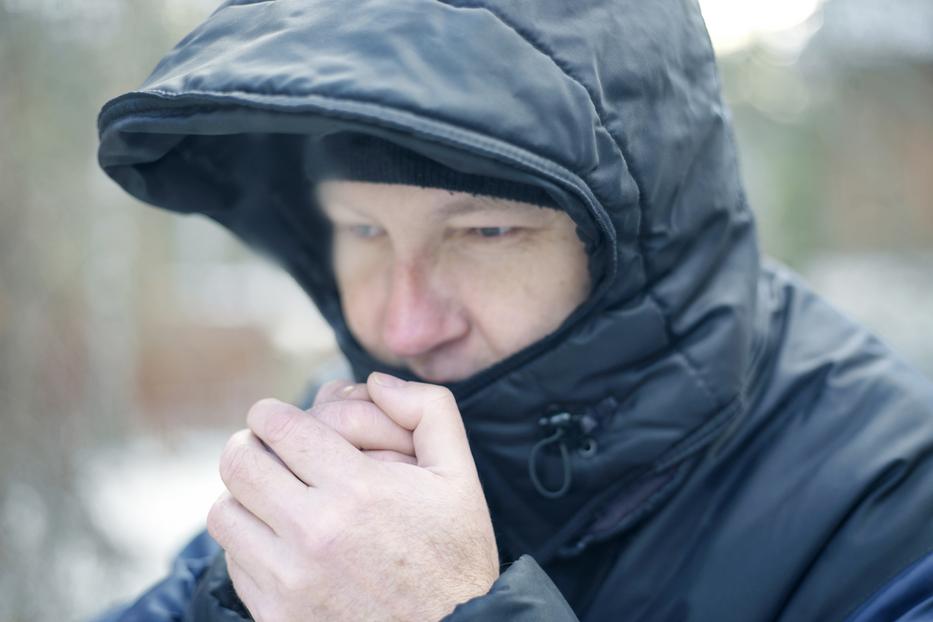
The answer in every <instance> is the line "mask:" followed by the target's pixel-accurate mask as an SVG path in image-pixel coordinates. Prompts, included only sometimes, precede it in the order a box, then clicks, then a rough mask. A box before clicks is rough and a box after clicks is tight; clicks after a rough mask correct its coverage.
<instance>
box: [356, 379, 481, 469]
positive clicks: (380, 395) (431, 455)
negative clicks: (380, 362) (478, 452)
mask: <svg viewBox="0 0 933 622" xmlns="http://www.w3.org/2000/svg"><path fill="white" fill-rule="evenodd" d="M366 386H367V389H368V390H369V397H370V399H372V401H373V402H374V403H375V404H376V406H378V407H379V408H380V409H381V410H382V411H383V412H384V413H385V414H386V415H388V417H389V418H390V419H392V420H393V421H395V422H396V423H397V424H399V425H400V426H402V427H403V428H405V429H407V430H411V432H412V441H413V443H414V448H415V456H416V457H417V458H418V466H421V467H425V468H427V469H430V470H433V471H435V472H437V471H441V470H443V471H449V470H450V469H451V468H453V469H456V470H458V471H462V470H463V469H474V468H475V467H473V455H472V454H471V453H470V444H469V442H467V437H466V430H465V429H464V427H463V420H462V419H461V417H460V409H459V408H458V407H457V402H456V400H455V399H454V396H453V393H451V392H450V390H448V389H447V388H445V387H442V386H438V385H434V384H423V383H420V382H406V381H404V380H402V379H400V378H396V377H395V376H389V375H387V374H381V373H378V372H373V373H372V374H370V375H369V378H368V379H367V381H366Z"/></svg>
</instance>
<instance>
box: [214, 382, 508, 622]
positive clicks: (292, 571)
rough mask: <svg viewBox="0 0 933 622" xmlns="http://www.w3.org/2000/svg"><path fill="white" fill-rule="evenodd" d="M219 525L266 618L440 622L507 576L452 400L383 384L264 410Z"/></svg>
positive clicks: (235, 462) (231, 469)
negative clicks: (501, 569)
mask: <svg viewBox="0 0 933 622" xmlns="http://www.w3.org/2000/svg"><path fill="white" fill-rule="evenodd" d="M247 425H248V429H244V430H241V431H240V432H237V433H236V434H234V435H233V436H232V437H231V439H230V441H229V442H228V443H227V446H226V447H225V448H224V451H223V454H222V456H221V461H220V473H221V477H222V479H223V481H224V484H225V485H226V487H227V492H226V493H224V495H222V496H221V497H220V499H218V500H217V502H215V503H214V505H213V507H212V508H211V510H210V513H209V514H208V520H207V526H208V531H209V532H210V534H211V536H212V537H213V538H214V539H215V540H216V541H217V542H218V543H219V544H220V545H221V546H222V547H223V548H224V550H225V552H226V559H227V567H228V570H229V573H230V578H231V579H232V581H233V585H234V588H235V589H236V591H237V594H238V595H239V596H240V599H241V600H242V601H243V604H244V605H246V607H247V609H249V611H250V613H251V614H252V616H253V617H254V618H255V619H256V620H258V621H260V622H265V621H275V622H279V621H292V620H302V621H305V620H406V621H416V620H425V621H427V620H438V619H440V618H442V617H444V616H445V615H446V614H447V613H449V612H450V611H452V610H453V608H454V607H455V606H456V605H457V604H458V603H461V602H465V601H466V600H469V599H470V598H473V597H475V596H479V595H482V594H485V593H486V592H487V591H488V590H489V588H490V586H491V585H492V583H493V582H494V581H495V579H496V578H497V577H498V575H499V563H498V553H497V549H496V543H495V537H494V535H493V530H492V524H491V521H490V518H489V510H488V508H487V506H486V500H485V497H484V496H483V492H482V488H481V486H480V483H479V478H478V477H477V474H476V467H475V465H474V463H473V457H472V454H471V453H470V448H469V445H468V443H467V438H466V433H465V431H464V428H463V422H462V420H461V417H460V412H459V409H458V408H457V404H456V401H455V400H454V398H453V395H452V394H451V393H450V391H448V390H447V389H445V388H443V387H439V386H435V385H429V384H421V383H415V382H405V381H403V380H400V379H398V378H395V377H393V376H388V375H385V374H378V373H374V374H372V375H371V376H370V377H369V379H368V380H367V382H366V384H361V385H353V384H350V383H346V382H335V383H330V384H328V385H326V386H325V387H324V388H323V389H322V390H321V392H320V393H319V394H318V398H317V399H316V401H315V405H314V406H313V407H312V408H311V409H310V410H309V411H303V410H301V409H299V408H296V407H294V406H291V405H289V404H286V403H283V402H279V401H277V400H262V401H260V402H258V403H256V404H255V405H254V406H253V407H252V408H251V409H250V411H249V414H248V415H247Z"/></svg>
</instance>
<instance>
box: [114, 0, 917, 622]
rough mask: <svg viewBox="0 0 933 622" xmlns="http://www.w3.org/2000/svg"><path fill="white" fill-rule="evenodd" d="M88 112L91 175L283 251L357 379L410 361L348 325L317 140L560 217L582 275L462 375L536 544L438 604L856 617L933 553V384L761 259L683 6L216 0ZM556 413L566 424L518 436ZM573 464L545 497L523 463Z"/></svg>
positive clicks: (724, 120)
mask: <svg viewBox="0 0 933 622" xmlns="http://www.w3.org/2000/svg"><path fill="white" fill-rule="evenodd" d="M98 125H99V132H100V141H101V142H100V150H99V161H100V163H101V166H102V167H103V169H104V170H105V171H106V173H107V174H108V175H110V176H111V177H112V178H113V179H114V180H115V181H116V182H117V183H119V184H120V185H122V186H123V187H124V188H125V189H126V190H127V191H128V192H130V193H131V194H133V195H134V196H136V197H138V198H140V199H141V200H143V201H146V202H148V203H150V204H153V205H155V206H158V207H161V208H165V209H169V210H173V211H176V212H180V213H201V214H204V215H206V216H207V217H209V218H212V219H213V220H215V221H216V222H218V223H220V224H221V225H223V226H224V227H227V228H228V229H230V230H231V231H232V232H233V233H234V234H236V235H238V236H239V237H240V238H242V239H243V240H244V242H246V243H247V244H249V245H250V246H252V247H253V248H255V249H256V250H257V251H259V252H261V253H264V254H266V255H268V256H270V257H271V258H273V259H274V260H275V261H277V262H278V263H279V264H280V265H282V267H283V268H284V269H286V270H287V271H288V272H289V273H290V274H291V275H292V276H293V277H294V278H295V280H296V282H297V283H299V284H300V285H301V286H302V287H303V288H304V289H305V291H307V292H308V294H309V296H311V298H312V299H313V300H314V302H315V303H316V304H317V306H318V307H319V309H320V310H321V312H322V314H323V315H324V317H325V318H326V319H327V320H328V322H329V323H330V325H331V326H332V327H333V329H334V332H335V334H336V336H337V340H338V343H339V345H340V347H341V349H342V351H343V353H344V354H345V355H346V358H347V360H348V361H349V363H350V366H351V367H352V369H353V373H354V375H355V376H356V377H357V378H360V379H362V378H363V377H365V376H366V374H367V373H368V372H370V371H371V370H374V369H381V370H384V371H390V372H393V373H397V374H399V375H402V376H406V377H412V378H413V376H412V375H411V374H410V373H409V372H408V371H407V370H404V369H388V368H386V366H384V365H383V364H381V363H380V362H379V361H378V360H375V359H374V358H373V357H371V356H370V355H369V354H368V353H367V352H366V351H365V350H364V349H363V348H362V347H361V346H360V344H359V343H358V342H357V341H356V340H355V339H354V337H353V335H352V334H351V333H350V331H349V330H348V328H347V326H346V323H345V321H344V318H343V314H342V311H341V308H340V301H339V296H338V295H337V291H336V287H335V284H334V280H333V275H332V274H331V273H330V271H329V268H328V261H327V260H328V253H329V249H328V242H329V235H328V230H327V226H326V223H325V222H324V221H323V219H322V218H321V216H320V214H319V211H318V210H317V206H316V205H314V203H313V197H311V196H310V193H309V192H308V187H307V183H306V181H305V175H304V170H305V168H306V166H307V167H309V168H310V169H311V170H312V171H313V169H314V166H315V163H314V162H313V161H311V162H304V161H303V160H302V157H303V154H304V153H306V152H308V150H307V149H306V148H305V147H306V146H307V145H308V141H316V140H320V139H321V137H323V136H327V135H331V134H333V133H336V132H341V131H355V132H363V133H367V134H371V135H373V136H378V137H381V138H384V139H388V140H390V141H392V142H395V143H397V144H398V145H400V146H403V147H407V148H409V149H412V150H414V151H416V152H418V153H419V154H421V155H424V156H426V157H429V158H432V159H434V160H436V161H438V162H440V163H442V164H445V165H446V166H449V167H451V168H453V169H456V170H459V171H461V172H465V173H475V174H482V175H489V176H493V177H500V178H502V179H507V180H511V181H517V182H522V183H528V184H533V185H536V186H538V187H539V188H541V189H542V190H544V191H546V192H547V193H549V195H550V196H551V197H552V198H553V199H554V203H555V205H557V206H559V207H560V208H561V209H563V210H566V212H567V213H568V214H569V215H570V216H571V217H572V218H573V219H574V220H575V222H576V223H577V228H578V233H579V235H580V238H581V240H582V241H583V242H584V244H585V245H586V249H587V252H588V253H589V256H590V266H591V269H592V271H593V274H595V275H596V277H597V281H596V285H595V287H594V290H593V293H592V295H591V297H590V298H589V299H588V300H587V301H586V302H585V303H584V304H583V305H582V306H581V307H580V308H579V309H577V310H576V311H575V312H574V313H573V314H572V315H571V316H570V317H569V318H568V319H567V321H566V322H564V324H563V325H562V326H561V327H559V328H558V329H557V330H556V331H555V332H554V333H553V334H551V335H547V336H545V337H543V338H542V339H541V340H540V341H539V342H537V343H535V344H532V345H531V346H529V347H528V348H526V349H524V350H522V351H521V352H518V353H516V354H514V355H513V356H510V357H509V358H507V359H506V360H504V361H502V362H501V363H499V364H497V365H495V366H493V367H491V368H489V369H486V370H482V371H480V372H478V373H477V374H476V375H475V376H473V377H471V378H469V379H467V380H465V381H463V382H460V383H456V384H453V385H451V389H452V390H453V391H454V393H455V395H456V397H457V400H458V404H459V406H460V410H461V413H462V415H463V419H464V424H465V426H466V430H467V434H468V436H469V440H470V445H471V449H472V451H473V455H474V458H475V460H476V464H477V467H478V470H479V473H480V478H481V480H482V483H483V489H484V492H485V495H486V499H487V501H488V503H489V507H490V511H491V513H492V518H493V524H494V527H495V529H496V536H497V541H498V544H499V548H500V551H501V554H502V557H503V561H505V562H509V561H512V560H519V559H523V556H526V557H524V559H525V560H526V561H524V562H522V563H521V564H518V563H516V564H513V565H512V566H510V567H508V569H507V570H506V571H505V572H504V573H503V575H502V577H501V578H500V582H501V583H499V584H498V585H497V586H494V589H493V590H492V591H491V592H490V593H489V594H487V595H486V596H484V597H481V598H480V599H477V600H474V601H471V603H470V604H469V606H468V607H462V608H460V609H459V610H458V611H457V612H455V613H454V614H453V615H452V617H453V618H455V619H458V620H465V619H497V618H500V619H501V618H503V617H510V616H512V617H514V618H515V619H519V620H522V619H528V620H531V619H543V618H546V617H547V616H560V615H561V613H560V612H564V613H565V614H566V617H567V619H571V618H572V617H573V616H576V617H578V618H580V619H583V620H616V619H625V620H631V621H636V620H717V621H732V620H735V621H741V622H755V621H759V620H784V621H793V622H799V621H808V620H814V621H817V620H818V621H820V622H823V621H831V620H844V619H845V618H846V616H848V615H849V614H851V612H853V611H854V610H855V609H857V608H858V607H859V606H860V605H861V604H862V603H864V602H865V601H866V600H867V599H869V598H870V597H871V595H873V594H875V593H876V592H877V591H878V590H879V589H881V586H883V585H885V584H886V583H887V582H888V581H889V580H890V578H891V577H893V576H895V575H897V574H898V573H899V572H900V571H902V570H903V569H904V568H906V567H908V566H909V565H910V564H912V563H914V562H915V561H917V560H918V559H920V558H921V557H923V556H924V555H925V554H926V553H927V552H928V551H930V550H931V549H933V520H931V518H933V385H931V383H930V382H929V380H928V379H926V378H924V377H923V376H921V375H920V374H919V373H918V372H917V371H916V370H914V369H912V368H911V367H910V366H908V365H906V364H905V363H903V362H902V361H901V360H900V359H898V358H897V357H896V356H895V355H893V354H892V353H891V352H890V351H889V350H888V349H887V348H886V347H885V346H884V344H882V343H881V342H879V341H878V340H877V339H876V338H875V337H874V336H873V335H872V334H870V333H869V332H868V331H866V330H865V329H864V328H863V327H861V326H858V325H857V324H855V323H853V322H851V321H850V320H849V319H847V318H845V317H844V316H842V315H841V314H840V313H838V312H837V311H836V310H835V309H833V308H832V307H831V306H830V305H828V304H827V303H826V302H825V301H823V300H822V299H821V298H820V297H819V296H817V295H815V294H814V293H813V292H812V291H810V289H809V288H808V287H807V286H806V284H804V283H802V282H801V281H800V279H799V278H798V277H797V276H796V275H794V274H793V273H792V272H790V271H788V270H787V269H785V268H784V267H782V266H780V265H778V264H775V263H773V262H769V261H767V260H763V259H762V257H761V254H760V251H759V247H758V241H757V236H756V232H755V224H754V218H753V215H752V212H751V210H750V208H749V205H748V203H747V200H746V197H745V193H744V191H743V188H742V182H741V177H740V174H739V166H738V161H737V155H736V150H735V145H734V141H733V137H732V131H731V127H730V124H729V114H728V110H727V109H726V107H725V106H724V104H723V102H722V98H721V94H720V86H719V77H718V73H717V68H716V64H715V59H714V55H713V51H712V48H711V45H710V42H709V38H708V36H707V34H706V30H705V26H704V24H703V20H702V17H701V14H700V10H699V7H698V5H697V3H696V2H695V1H694V0H651V1H650V2H646V1H645V0H574V1H573V2H568V1H567V0H535V1H534V2H515V1H514V0H443V1H441V0H360V1H358V2H353V3H343V2H333V1H331V0H271V1H265V2H246V1H241V2H227V3H225V4H224V5H222V6H221V7H220V8H219V9H218V10H217V11H216V12H215V13H214V14H213V15H211V16H210V18H209V19H208V20H206V21H205V23H204V24H202V25H201V26H199V27H198V28H197V29H195V30H194V31H193V32H192V33H191V34H190V35H188V36H187V37H185V39H183V40H182V41H181V42H180V43H179V44H178V46H177V47H176V48H175V49H174V50H173V51H172V52H170V53H169V54H168V55H167V56H166V57H165V58H164V59H163V60H162V61H161V62H160V63H159V65H158V66H157V67H156V69H155V71H154V72H153V73H152V75H151V76H150V77H149V78H148V79H147V80H146V81H145V83H144V84H143V85H142V86H141V87H140V88H139V89H138V90H136V91H133V92H131V93H127V94H125V95H123V96H121V97H118V98H116V99H115V100H113V101H111V102H109V103H108V104H107V105H106V106H105V107H104V108H103V110H102V111H101V114H100V117H99V119H98ZM311 151H313V150H311ZM556 412H566V413H569V414H571V415H572V416H573V418H572V419H571V421H573V422H577V423H575V424H574V425H580V426H581V428H580V432H579V434H575V435H570V436H568V439H571V438H572V439H573V441H572V442H571V440H565V441H564V443H565V444H564V447H563V448H561V447H558V444H557V443H554V444H552V445H551V446H550V447H548V448H546V449H545V450H542V451H538V452H535V451H534V448H535V447H536V446H538V444H539V442H540V441H541V440H542V438H544V437H545V435H546V434H548V430H547V429H545V428H542V426H541V425H539V423H538V422H539V421H540V420H541V419H542V417H545V418H546V417H548V416H549V415H552V414H554V413H556ZM580 422H582V423H580ZM578 441H579V443H578ZM568 443H569V445H568ZM561 449H563V450H566V451H561ZM567 468H569V471H570V474H571V475H572V478H571V482H572V484H571V486H570V487H569V489H568V490H567V492H566V494H564V495H562V496H558V497H557V498H551V497H549V496H547V495H543V494H541V492H540V490H539V489H540V486H536V484H535V482H534V479H533V478H532V476H531V472H532V471H533V472H534V473H535V474H536V475H537V478H538V479H539V480H540V481H541V482H544V483H545V484H547V485H548V486H550V487H551V488H552V489H553V488H556V487H557V485H558V484H559V483H560V481H561V477H562V475H563V474H564V473H565V469H567ZM531 566H537V569H538V570H540V571H542V573H543V574H537V570H534V571H532V570H531V569H530V568H531ZM510 573H515V574H510ZM517 575H520V576H517ZM545 575H546V577H547V580H546V581H545V580H544V578H542V577H543V576H545ZM211 576H212V577H215V578H219V581H220V584H219V585H218V586H217V589H207V590H200V591H198V592H197V594H200V595H202V596H203V598H205V599H207V600H209V601H210V599H214V601H211V603H213V604H211V603H208V604H207V605H205V606H203V607H201V605H198V607H200V608H199V610H201V611H215V612H217V611H220V610H221V609H218V608H217V607H215V606H214V605H215V604H216V599H217V596H216V595H217V594H222V593H223V591H222V590H220V588H221V587H222V584H223V572H222V568H220V567H218V568H217V574H216V575H211ZM552 587H554V588H556V590H557V591H556V592H555V591H554V590H553V589H552ZM218 590H220V591H218ZM557 593H559V594H560V596H561V597H562V598H563V600H564V602H566V605H567V606H569V609H570V610H571V611H572V612H573V614H572V615H571V614H570V613H569V612H567V610H566V608H565V607H563V606H558V605H557V604H555V603H554V597H555V594H557ZM202 604H203V603H202ZM504 612H509V613H508V614H506V613H504ZM212 615H213V614H212ZM218 615H220V614H218ZM224 615H225V614H224Z"/></svg>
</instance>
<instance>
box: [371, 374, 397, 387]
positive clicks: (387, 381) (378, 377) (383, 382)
mask: <svg viewBox="0 0 933 622" xmlns="http://www.w3.org/2000/svg"><path fill="white" fill-rule="evenodd" d="M372 379H373V382H375V383H376V384H378V385H379V386H383V387H389V388H393V389H395V388H398V387H400V386H402V385H404V384H405V381H404V380H402V379H401V378H396V377H395V376H390V375H389V374H383V373H380V372H377V371H374V372H373V373H372Z"/></svg>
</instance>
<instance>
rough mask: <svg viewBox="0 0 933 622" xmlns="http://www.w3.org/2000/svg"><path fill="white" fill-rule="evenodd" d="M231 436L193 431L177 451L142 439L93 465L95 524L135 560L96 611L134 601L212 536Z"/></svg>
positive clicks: (111, 583) (89, 483) (100, 455)
mask: <svg viewBox="0 0 933 622" xmlns="http://www.w3.org/2000/svg"><path fill="white" fill-rule="evenodd" d="M228 437H229V433H228V432H219V431H192V432H188V433H186V434H185V435H183V436H181V437H180V438H179V440H177V441H174V442H173V443H172V445H171V446H169V445H168V444H166V443H164V442H160V441H157V440H154V439H146V438H139V439H135V440H133V441H131V442H129V443H127V444H125V445H122V446H120V447H114V448H109V449H105V450H97V451H95V453H94V455H92V456H90V457H89V458H88V459H87V460H86V464H87V468H86V470H85V472H84V473H83V478H82V481H83V484H82V486H81V488H82V495H83V496H84V498H85V499H86V501H87V505H88V506H89V509H90V511H91V513H92V517H93V519H94V521H95V523H96V524H97V525H98V526H99V527H100V528H101V531H102V532H104V533H105V534H107V536H108V538H109V540H110V541H111V543H112V544H113V546H114V547H115V548H117V549H118V550H120V551H123V552H124V553H125V554H126V556H127V557H126V563H125V564H123V565H121V567H120V568H115V569H110V571H109V572H108V573H107V575H108V578H107V581H106V582H105V583H104V584H103V585H102V586H100V587H102V588H103V589H104V590H106V593H105V594H100V595H99V598H100V600H97V601H96V603H97V604H96V608H99V607H100V605H101V604H103V603H105V602H111V603H115V602H119V601H123V600H126V599H128V598H131V597H133V596H135V595H137V594H139V593H140V592H142V591H143V590H144V589H145V588H146V587H148V586H149V585H150V584H152V583H153V582H155V581H156V580H158V579H159V578H160V577H162V576H164V575H165V573H166V571H167V569H168V568H169V564H170V561H171V558H172V557H173V556H174V554H175V553H176V552H177V551H178V550H179V549H180V548H181V547H182V546H183V545H184V544H185V542H187V541H188V540H189V539H190V538H191V537H192V536H193V535H194V534H195V533H197V532H198V531H200V530H202V529H204V521H205V518H206V516H207V511H208V509H209V508H210V506H211V504H213V502H214V500H215V499H216V498H217V497H218V496H219V495H220V493H221V492H222V491H223V489H224V488H223V483H222V482H221V480H220V476H219V474H218V472H217V462H218V458H219V456H220V452H221V450H222V449H223V446H224V443H226V441H227V438H228ZM92 602H93V601H92ZM86 613H87V614H88V615H90V614H92V613H94V612H92V611H88V612H86Z"/></svg>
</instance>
